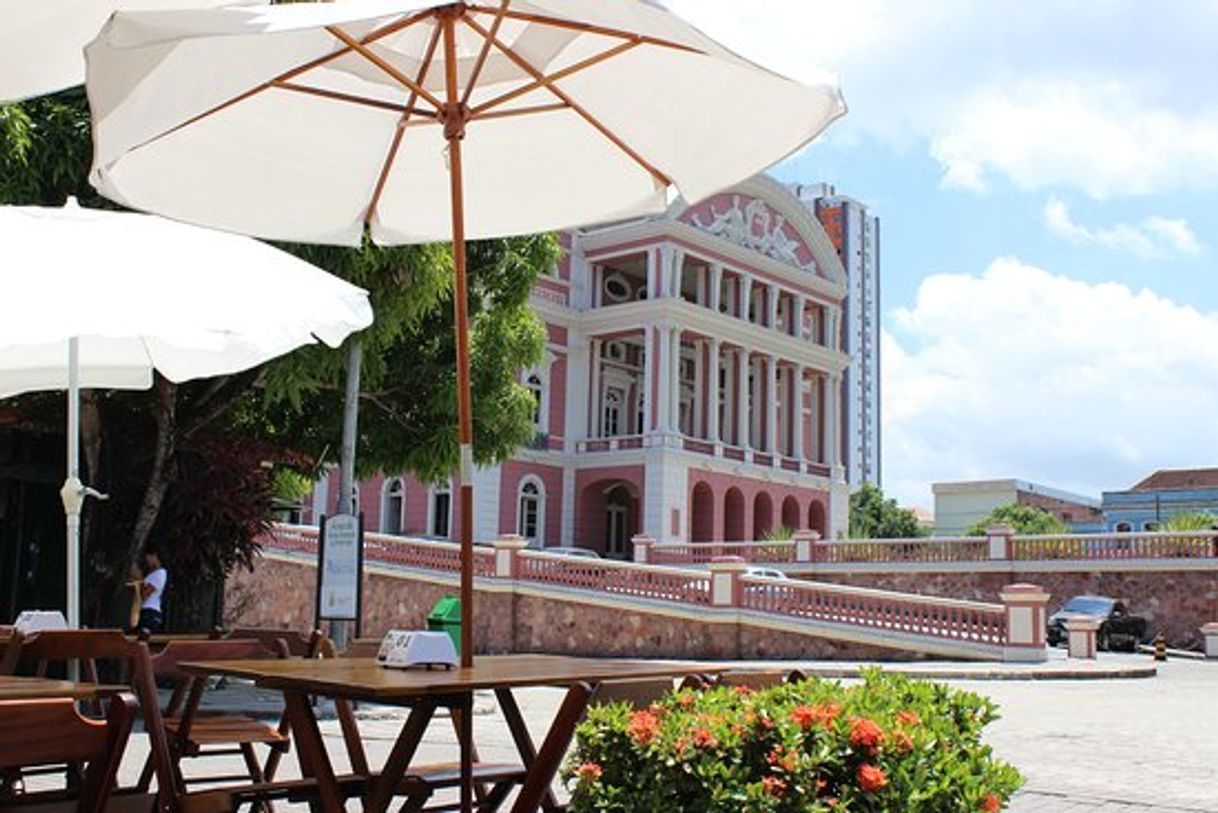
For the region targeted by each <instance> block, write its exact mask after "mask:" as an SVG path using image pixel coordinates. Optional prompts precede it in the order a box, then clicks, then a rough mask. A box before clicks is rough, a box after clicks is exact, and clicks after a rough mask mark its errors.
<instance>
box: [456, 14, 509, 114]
mask: <svg viewBox="0 0 1218 813" xmlns="http://www.w3.org/2000/svg"><path fill="white" fill-rule="evenodd" d="M511 2H512V0H502V1H501V2H500V4H499V11H498V12H497V13H496V14H495V19H494V21H493V22H492V23H491V36H490V37H488V38H487V39H485V40H483V42H482V48H481V49H480V50H479V51H478V59H477V61H475V62H474V69H473V70H472V71H471V72H470V75H469V81H468V82H467V83H466V85H465V93H463V94H462V95H461V106H462V107H467V106H468V105H469V97H470V96H471V95H473V92H474V86H475V85H477V84H478V77H479V76H480V75H481V74H482V67H483V66H484V65H486V58H487V57H488V56H490V53H491V40H492V39H494V38H495V37H496V36H498V35H499V26H501V25H503V18H504V16H505V15H506V14H507V10H508V5H509V4H510V3H511Z"/></svg>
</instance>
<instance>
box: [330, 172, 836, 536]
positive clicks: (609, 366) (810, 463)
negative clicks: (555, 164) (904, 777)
mask: <svg viewBox="0 0 1218 813" xmlns="http://www.w3.org/2000/svg"><path fill="white" fill-rule="evenodd" d="M562 242H563V247H564V248H565V255H564V258H563V260H562V261H561V262H560V263H559V265H558V267H557V268H556V269H554V271H553V273H552V274H550V275H548V276H546V277H544V278H542V279H540V280H538V282H537V285H536V289H535V291H534V295H533V304H534V306H535V308H536V311H537V313H538V315H539V316H540V317H541V318H542V319H543V320H544V321H545V323H546V328H547V331H548V335H549V341H548V345H547V350H546V357H545V360H544V362H543V363H542V364H541V365H540V366H538V367H537V368H535V369H530V370H524V371H522V372H521V380H522V382H523V383H524V384H525V385H526V386H528V387H529V388H530V389H531V390H532V391H533V393H534V394H535V397H536V399H537V409H536V414H535V420H536V422H537V429H538V435H537V440H536V442H535V443H534V444H533V446H532V447H531V448H527V449H522V450H521V451H520V452H519V453H517V454H516V456H515V457H513V458H512V459H511V460H508V461H506V462H504V463H503V464H501V465H499V466H496V467H493V468H488V469H483V470H480V471H479V472H478V474H477V478H476V480H475V494H476V505H475V511H474V514H475V517H474V522H475V528H474V538H475V540H477V541H489V540H491V539H493V538H495V537H496V536H498V535H500V534H504V533H519V534H520V535H522V536H524V537H526V538H527V539H529V540H530V541H531V543H532V544H533V545H535V546H537V547H552V546H557V545H579V546H581V547H587V548H592V549H594V550H598V551H601V552H602V553H605V554H606V555H610V556H620V557H630V556H631V554H632V550H631V542H630V540H631V537H632V536H633V535H635V534H637V533H641V532H645V533H647V534H649V535H651V536H653V537H655V538H656V539H657V540H660V541H694V542H698V541H740V540H752V539H758V538H761V537H762V536H764V535H765V534H766V533H767V532H770V531H773V530H777V529H778V528H779V527H781V526H786V527H789V528H792V529H802V528H810V529H813V530H817V531H820V532H821V533H822V534H823V535H825V536H838V535H840V534H841V533H843V532H844V530H845V527H846V522H847V516H846V514H847V502H848V493H849V492H848V487H847V485H846V482H845V472H844V469H843V466H842V429H841V427H842V414H843V392H842V378H843V373H844V372H845V370H846V368H847V366H848V365H849V362H850V359H849V357H848V356H846V355H845V354H844V353H843V352H841V349H840V348H841V346H842V302H843V299H844V298H845V296H846V293H847V289H846V284H845V274H844V271H843V268H842V263H841V260H840V259H839V257H838V254H837V252H836V251H835V249H834V246H833V244H832V243H831V241H830V239H829V237H828V236H827V235H826V233H825V230H824V229H823V227H822V226H821V224H820V223H819V222H818V221H817V219H816V218H815V217H814V216H813V214H812V213H811V212H809V210H808V208H806V207H805V206H804V204H802V203H801V202H800V200H799V199H798V198H797V197H795V196H794V195H793V194H792V193H791V192H790V191H789V190H787V189H786V188H785V187H783V186H782V185H780V184H778V183H776V182H774V181H772V180H770V179H769V178H766V177H757V178H754V179H752V180H749V181H747V182H745V183H743V184H740V185H739V186H737V187H735V188H733V189H731V190H729V191H727V192H724V193H721V194H718V195H715V196H714V197H712V198H711V199H709V200H705V201H702V202H700V203H697V204H694V205H692V206H690V205H687V204H686V203H684V202H683V201H680V202H678V203H676V204H674V206H673V207H671V208H670V209H669V211H668V212H666V213H665V214H663V215H658V216H655V217H650V218H645V219H639V220H630V221H625V222H619V223H612V224H607V225H602V226H594V227H590V228H583V229H578V230H574V231H571V232H567V233H564V234H563V235H562ZM334 482H335V481H334V480H333V479H332V480H331V481H330V482H327V481H323V482H322V483H320V484H319V487H318V488H317V490H316V493H315V495H314V501H313V509H312V512H311V513H313V514H314V515H316V514H319V513H321V512H322V511H323V510H325V508H326V506H332V504H333V502H334V495H333V494H332V491H333V487H334ZM455 502H456V501H455V499H454V498H453V496H452V493H451V489H450V488H449V486H448V485H444V484H441V485H438V486H429V485H425V484H421V483H418V482H416V481H415V480H413V479H412V478H410V477H398V476H384V477H376V478H372V479H370V480H368V481H366V482H363V483H361V485H360V507H361V510H362V511H363V512H364V515H365V527H366V528H367V529H368V530H370V531H371V530H378V531H382V532H388V533H402V534H408V535H420V536H434V537H451V538H454V539H455V538H457V533H458V531H459V529H458V528H457V527H455V523H456V522H457V521H458V512H456V511H455V510H454V507H455Z"/></svg>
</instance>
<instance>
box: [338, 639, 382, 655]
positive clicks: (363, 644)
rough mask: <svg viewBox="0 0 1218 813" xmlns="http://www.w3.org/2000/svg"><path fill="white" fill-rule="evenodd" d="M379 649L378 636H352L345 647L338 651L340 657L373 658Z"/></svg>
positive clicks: (379, 640)
mask: <svg viewBox="0 0 1218 813" xmlns="http://www.w3.org/2000/svg"><path fill="white" fill-rule="evenodd" d="M380 651H381V639H380V638H353V639H352V640H351V641H349V642H348V643H347V648H346V649H344V650H343V651H342V652H340V653H339V655H338V657H340V658H375V657H376V656H377V653H378V652H380Z"/></svg>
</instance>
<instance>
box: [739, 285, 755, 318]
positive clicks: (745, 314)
mask: <svg viewBox="0 0 1218 813" xmlns="http://www.w3.org/2000/svg"><path fill="white" fill-rule="evenodd" d="M736 287H737V288H738V289H739V296H738V298H737V299H738V302H737V305H738V306H739V308H740V310H739V312H738V313H737V314H736V315H737V316H739V317H740V318H741V319H743V320H744V321H746V322H747V321H748V320H749V300H750V299H751V298H752V296H753V278H752V277H750V276H749V275H748V274H741V275H740V277H739V278H738V279H737V281H736Z"/></svg>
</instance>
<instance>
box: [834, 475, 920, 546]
mask: <svg viewBox="0 0 1218 813" xmlns="http://www.w3.org/2000/svg"><path fill="white" fill-rule="evenodd" d="M925 535H926V533H925V531H924V530H923V529H922V526H921V525H919V524H918V516H917V514H915V513H914V512H913V511H912V510H911V509H908V508H901V507H900V506H899V505H897V501H896V500H892V499H887V498H885V497H884V492H883V491H881V490H880V488H879V487H878V486H876V485H873V484H872V483H864V484H863V487H862V488H860V489H859V490H858V491H856V492H854V493H853V494H851V495H850V537H851V538H852V539H910V538H913V537H919V536H925Z"/></svg>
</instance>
